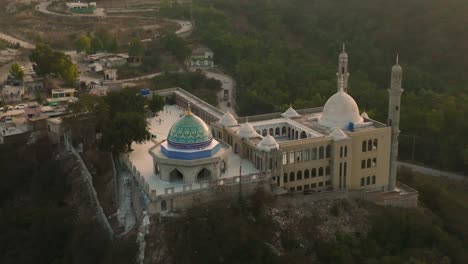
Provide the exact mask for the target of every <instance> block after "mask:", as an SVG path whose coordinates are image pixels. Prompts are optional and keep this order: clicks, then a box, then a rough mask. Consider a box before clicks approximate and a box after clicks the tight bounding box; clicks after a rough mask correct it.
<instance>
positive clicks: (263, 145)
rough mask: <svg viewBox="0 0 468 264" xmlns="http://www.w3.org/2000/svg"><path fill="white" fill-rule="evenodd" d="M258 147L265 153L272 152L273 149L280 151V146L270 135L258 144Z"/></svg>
mask: <svg viewBox="0 0 468 264" xmlns="http://www.w3.org/2000/svg"><path fill="white" fill-rule="evenodd" d="M257 147H258V148H259V149H261V150H264V151H270V150H272V149H278V148H279V145H278V143H277V142H276V140H275V138H274V137H272V136H271V135H269V134H268V135H267V136H266V137H264V138H263V139H262V140H261V141H260V143H258V145H257Z"/></svg>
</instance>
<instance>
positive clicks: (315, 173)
mask: <svg viewBox="0 0 468 264" xmlns="http://www.w3.org/2000/svg"><path fill="white" fill-rule="evenodd" d="M314 177H317V169H316V168H313V169H312V178H314Z"/></svg>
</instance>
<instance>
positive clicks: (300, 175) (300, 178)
mask: <svg viewBox="0 0 468 264" xmlns="http://www.w3.org/2000/svg"><path fill="white" fill-rule="evenodd" d="M296 179H297V180H298V181H299V180H302V171H298V172H297V174H296Z"/></svg>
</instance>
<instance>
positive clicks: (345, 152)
mask: <svg viewBox="0 0 468 264" xmlns="http://www.w3.org/2000/svg"><path fill="white" fill-rule="evenodd" d="M344 156H345V157H348V146H345V147H344Z"/></svg>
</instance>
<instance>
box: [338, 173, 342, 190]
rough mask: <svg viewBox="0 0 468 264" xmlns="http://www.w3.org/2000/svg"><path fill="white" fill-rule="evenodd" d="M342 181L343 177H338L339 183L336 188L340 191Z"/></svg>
mask: <svg viewBox="0 0 468 264" xmlns="http://www.w3.org/2000/svg"><path fill="white" fill-rule="evenodd" d="M342 181H343V177H342V176H341V175H340V181H339V186H338V188H340V189H341V182H342Z"/></svg>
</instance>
